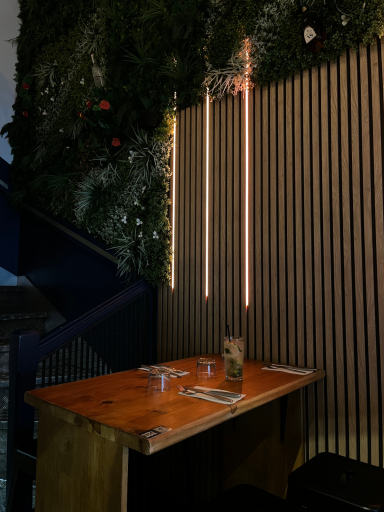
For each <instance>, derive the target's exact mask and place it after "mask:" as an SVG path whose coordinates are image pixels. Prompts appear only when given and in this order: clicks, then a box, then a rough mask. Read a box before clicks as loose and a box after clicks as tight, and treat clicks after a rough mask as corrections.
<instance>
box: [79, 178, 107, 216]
mask: <svg viewBox="0 0 384 512" xmlns="http://www.w3.org/2000/svg"><path fill="white" fill-rule="evenodd" d="M103 193H104V186H103V184H102V182H101V181H100V180H99V179H97V177H96V176H95V174H94V173H91V174H89V175H88V176H86V177H85V178H84V179H83V181H81V182H80V183H79V186H78V189H77V190H76V192H75V196H76V203H75V208H76V211H77V213H84V212H85V211H86V210H87V209H88V208H89V207H90V206H92V205H95V204H97V203H98V202H99V200H100V199H101V197H102V196H103Z"/></svg>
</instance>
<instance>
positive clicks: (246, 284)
mask: <svg viewBox="0 0 384 512" xmlns="http://www.w3.org/2000/svg"><path fill="white" fill-rule="evenodd" d="M246 55H247V61H248V51H247V54H246ZM248 70H249V64H247V72H246V76H247V78H246V87H245V306H246V307H248V304H249V241H248V236H249V224H248V217H249V213H248V209H249V136H248V129H249V123H248V72H249V71H248Z"/></svg>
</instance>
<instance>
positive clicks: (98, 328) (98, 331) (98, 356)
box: [97, 324, 100, 376]
mask: <svg viewBox="0 0 384 512" xmlns="http://www.w3.org/2000/svg"><path fill="white" fill-rule="evenodd" d="M99 375H100V324H99V325H98V326H97V376H99Z"/></svg>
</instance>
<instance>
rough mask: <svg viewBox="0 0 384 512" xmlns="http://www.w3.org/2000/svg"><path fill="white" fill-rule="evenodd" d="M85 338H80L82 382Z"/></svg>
mask: <svg viewBox="0 0 384 512" xmlns="http://www.w3.org/2000/svg"><path fill="white" fill-rule="evenodd" d="M83 363H84V338H83V336H81V337H80V380H83Z"/></svg>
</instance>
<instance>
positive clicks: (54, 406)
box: [25, 354, 325, 512]
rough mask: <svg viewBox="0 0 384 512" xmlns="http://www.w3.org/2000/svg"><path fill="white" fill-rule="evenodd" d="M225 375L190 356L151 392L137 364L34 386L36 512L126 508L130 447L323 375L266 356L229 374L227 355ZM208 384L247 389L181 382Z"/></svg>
mask: <svg viewBox="0 0 384 512" xmlns="http://www.w3.org/2000/svg"><path fill="white" fill-rule="evenodd" d="M211 356H212V357H214V358H215V359H216V361H217V362H218V372H217V373H218V375H217V377H216V378H212V379H209V381H207V380H206V381H201V380H200V381H198V380H197V379H196V375H195V374H196V361H197V359H198V357H191V358H188V359H183V360H179V361H172V362H170V363H169V364H170V365H171V366H174V367H175V368H178V369H181V370H188V371H190V372H191V373H190V375H188V376H185V377H182V378H181V379H172V389H171V391H170V392H167V393H159V394H147V391H146V384H147V378H148V375H147V373H146V372H143V371H139V370H130V371H126V372H121V373H115V374H111V375H105V376H102V377H95V378H93V379H87V380H83V381H77V382H72V383H68V384H61V385H57V386H52V387H48V388H44V389H39V390H35V391H30V392H28V393H26V395H25V401H26V402H27V403H29V404H30V405H32V406H33V407H35V408H37V409H39V411H40V415H39V435H38V450H37V476H36V512H88V511H89V512H91V511H92V512H98V511H100V512H104V511H108V512H115V511H116V512H117V511H118V512H124V511H126V510H127V482H128V450H129V449H132V450H136V451H138V452H141V453H143V454H145V455H150V454H152V453H154V452H157V451H159V450H162V449H164V448H167V447H169V446H171V445H174V444H175V443H178V442H179V441H182V440H184V439H187V438H189V437H191V436H194V435H195V434H198V433H200V432H202V431H204V430H207V429H209V428H211V427H214V426H215V425H219V424H221V423H223V422H226V421H227V420H230V419H232V418H234V417H237V416H239V415H242V414H243V413H245V412H247V411H251V410H253V409H255V408H259V407H260V406H262V405H263V404H267V403H268V402H271V401H273V400H275V399H277V398H280V397H283V396H285V395H287V394H288V393H292V392H294V391H295V390H298V389H300V388H303V387H304V386H307V385H308V384H311V383H313V382H315V381H317V380H319V379H322V378H324V376H325V372H324V371H323V370H318V371H317V372H314V373H312V374H310V375H304V376H301V375H299V374H297V375H293V374H285V373H278V372H271V371H266V370H262V367H263V366H264V363H262V362H260V361H254V360H248V359H247V360H245V362H244V381H243V382H228V381H226V380H225V375H224V369H223V368H222V366H221V356H220V355H217V354H210V355H208V357H211ZM178 383H181V384H182V385H185V386H191V385H205V386H207V387H212V388H220V389H227V390H230V391H234V392H240V393H244V394H246V397H245V398H244V399H243V400H241V401H239V402H237V403H236V404H232V405H228V406H227V405H221V404H217V403H213V402H208V401H203V400H198V399H194V398H190V397H184V396H181V395H179V394H178V389H177V387H176V384H178ZM160 425H161V426H165V427H168V428H171V429H172V430H171V431H169V432H167V433H165V434H162V435H159V436H158V437H154V438H152V439H147V438H145V437H143V436H141V435H140V434H141V433H143V432H145V431H148V430H150V429H152V428H154V427H157V426H160Z"/></svg>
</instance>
